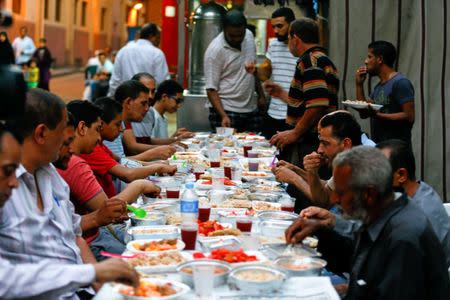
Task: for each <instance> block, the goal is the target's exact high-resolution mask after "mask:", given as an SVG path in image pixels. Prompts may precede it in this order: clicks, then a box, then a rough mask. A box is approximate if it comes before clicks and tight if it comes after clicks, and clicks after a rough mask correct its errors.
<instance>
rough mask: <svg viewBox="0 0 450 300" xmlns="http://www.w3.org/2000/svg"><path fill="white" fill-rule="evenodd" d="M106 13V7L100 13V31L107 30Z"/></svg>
mask: <svg viewBox="0 0 450 300" xmlns="http://www.w3.org/2000/svg"><path fill="white" fill-rule="evenodd" d="M106 11H107V9H106V7H102V10H101V12H100V30H105V22H106Z"/></svg>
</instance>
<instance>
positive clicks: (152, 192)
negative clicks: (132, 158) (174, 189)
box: [142, 179, 161, 198]
mask: <svg viewBox="0 0 450 300" xmlns="http://www.w3.org/2000/svg"><path fill="white" fill-rule="evenodd" d="M144 180H145V179H144ZM142 193H143V194H144V195H145V196H147V197H151V198H156V197H158V196H159V194H160V193H161V188H160V187H159V186H157V185H155V184H154V183H153V182H151V181H149V180H145V182H144V183H143V191H142Z"/></svg>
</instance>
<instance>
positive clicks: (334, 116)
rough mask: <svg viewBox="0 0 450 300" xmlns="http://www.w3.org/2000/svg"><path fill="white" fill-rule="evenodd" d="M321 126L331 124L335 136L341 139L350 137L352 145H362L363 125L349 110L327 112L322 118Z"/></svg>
mask: <svg viewBox="0 0 450 300" xmlns="http://www.w3.org/2000/svg"><path fill="white" fill-rule="evenodd" d="M319 126H320V127H322V128H325V127H328V126H331V132H332V134H333V136H334V137H335V138H337V139H339V140H343V139H345V138H349V139H350V140H351V141H352V147H355V146H359V145H361V126H360V125H359V123H358V122H357V121H356V119H355V117H353V115H352V114H351V113H349V112H346V111H336V112H332V113H330V114H327V115H325V116H324V117H323V118H322V119H321V120H320V123H319Z"/></svg>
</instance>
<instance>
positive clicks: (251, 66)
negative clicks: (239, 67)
mask: <svg viewBox="0 0 450 300" xmlns="http://www.w3.org/2000/svg"><path fill="white" fill-rule="evenodd" d="M244 68H245V71H247V73H249V74H255V73H256V63H255V62H248V63H246V64H245V65H244Z"/></svg>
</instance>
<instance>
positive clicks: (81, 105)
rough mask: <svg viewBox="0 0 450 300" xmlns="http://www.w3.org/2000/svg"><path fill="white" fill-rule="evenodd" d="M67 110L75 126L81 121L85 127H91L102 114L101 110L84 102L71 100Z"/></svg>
mask: <svg viewBox="0 0 450 300" xmlns="http://www.w3.org/2000/svg"><path fill="white" fill-rule="evenodd" d="M67 110H68V111H69V112H70V113H72V115H73V118H74V119H75V124H76V126H78V124H79V123H80V122H81V121H83V122H84V123H85V124H86V126H87V127H91V125H92V123H94V122H96V121H97V120H98V118H99V117H100V116H101V114H102V110H101V109H100V108H99V107H97V106H95V105H94V104H92V103H91V102H89V101H86V100H73V101H71V102H69V104H67Z"/></svg>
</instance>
